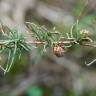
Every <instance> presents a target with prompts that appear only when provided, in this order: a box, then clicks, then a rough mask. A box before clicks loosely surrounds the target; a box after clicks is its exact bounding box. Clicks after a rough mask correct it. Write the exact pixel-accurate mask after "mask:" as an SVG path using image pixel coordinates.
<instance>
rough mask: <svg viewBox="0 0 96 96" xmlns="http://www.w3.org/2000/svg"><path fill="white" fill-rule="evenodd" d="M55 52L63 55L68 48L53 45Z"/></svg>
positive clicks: (57, 54)
mask: <svg viewBox="0 0 96 96" xmlns="http://www.w3.org/2000/svg"><path fill="white" fill-rule="evenodd" d="M53 52H54V54H55V55H56V56H57V57H62V56H63V55H64V53H65V52H66V50H65V49H64V48H62V47H61V46H59V45H57V46H54V47H53Z"/></svg>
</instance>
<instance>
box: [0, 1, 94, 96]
mask: <svg viewBox="0 0 96 96" xmlns="http://www.w3.org/2000/svg"><path fill="white" fill-rule="evenodd" d="M77 19H78V20H79V21H80V22H81V23H80V27H81V28H85V29H88V30H90V32H92V34H93V36H92V38H94V39H96V28H95V26H96V0H0V21H1V22H2V23H3V24H4V25H7V26H9V27H11V28H12V27H13V28H14V27H15V28H18V29H19V30H20V32H22V34H26V26H25V24H24V23H25V22H34V23H36V24H39V25H45V26H46V28H48V29H52V28H53V27H54V26H55V27H56V29H57V30H58V31H60V32H67V31H69V30H70V28H71V26H72V25H73V24H74V23H75V22H76V20H77ZM29 38H30V36H29ZM95 58H96V49H95V48H90V47H84V46H79V45H78V46H76V47H75V46H74V48H71V50H70V51H68V52H67V53H66V54H64V56H63V57H56V56H55V55H54V54H53V53H52V52H48V53H47V54H44V55H43V56H40V53H39V51H35V50H34V52H33V51H32V52H30V53H27V52H24V53H23V55H22V58H21V60H19V61H18V60H17V61H16V62H15V64H14V66H12V68H11V71H10V72H9V73H7V74H6V75H5V76H4V74H3V72H2V70H1V69H0V96H95V95H96V63H95V62H94V64H92V65H91V66H89V67H88V66H86V64H85V62H88V63H89V62H90V61H92V60H93V59H95ZM0 64H2V62H0Z"/></svg>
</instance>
